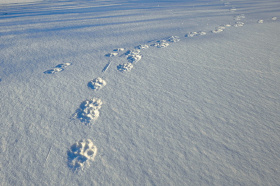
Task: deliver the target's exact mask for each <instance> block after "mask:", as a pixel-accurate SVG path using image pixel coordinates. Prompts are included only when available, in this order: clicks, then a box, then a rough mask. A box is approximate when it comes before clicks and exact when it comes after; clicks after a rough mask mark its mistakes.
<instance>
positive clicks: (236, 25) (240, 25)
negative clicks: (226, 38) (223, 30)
mask: <svg viewBox="0 0 280 186" xmlns="http://www.w3.org/2000/svg"><path fill="white" fill-rule="evenodd" d="M244 25H245V23H243V22H240V21H238V22H235V24H234V25H233V26H234V27H242V26H244Z"/></svg>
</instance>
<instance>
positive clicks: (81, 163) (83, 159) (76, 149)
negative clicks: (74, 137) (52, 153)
mask: <svg viewBox="0 0 280 186" xmlns="http://www.w3.org/2000/svg"><path fill="white" fill-rule="evenodd" d="M96 154H97V147H96V146H95V145H94V144H93V142H92V141H91V140H90V139H86V140H85V139H84V140H80V141H78V142H76V143H74V144H73V145H72V146H71V147H70V149H69V150H68V151H67V156H68V157H67V159H68V166H69V168H70V169H72V170H73V171H78V170H83V169H84V168H85V167H89V166H90V162H93V161H94V159H95V156H96Z"/></svg>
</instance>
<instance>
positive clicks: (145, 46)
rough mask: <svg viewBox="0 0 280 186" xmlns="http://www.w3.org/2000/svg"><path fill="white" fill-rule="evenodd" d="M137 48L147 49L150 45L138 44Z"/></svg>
mask: <svg viewBox="0 0 280 186" xmlns="http://www.w3.org/2000/svg"><path fill="white" fill-rule="evenodd" d="M135 48H136V49H147V48H149V45H138V46H137V47H135Z"/></svg>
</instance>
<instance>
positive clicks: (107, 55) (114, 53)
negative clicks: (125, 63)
mask: <svg viewBox="0 0 280 186" xmlns="http://www.w3.org/2000/svg"><path fill="white" fill-rule="evenodd" d="M118 54H119V53H117V52H112V53H108V54H105V56H106V57H114V56H117V55H118Z"/></svg>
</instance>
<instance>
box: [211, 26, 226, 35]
mask: <svg viewBox="0 0 280 186" xmlns="http://www.w3.org/2000/svg"><path fill="white" fill-rule="evenodd" d="M225 29H226V27H225V26H218V27H216V28H215V30H212V33H214V34H217V33H220V32H223V31H224V30H225Z"/></svg>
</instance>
